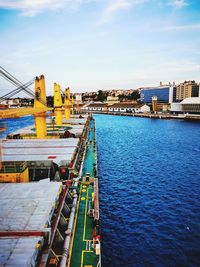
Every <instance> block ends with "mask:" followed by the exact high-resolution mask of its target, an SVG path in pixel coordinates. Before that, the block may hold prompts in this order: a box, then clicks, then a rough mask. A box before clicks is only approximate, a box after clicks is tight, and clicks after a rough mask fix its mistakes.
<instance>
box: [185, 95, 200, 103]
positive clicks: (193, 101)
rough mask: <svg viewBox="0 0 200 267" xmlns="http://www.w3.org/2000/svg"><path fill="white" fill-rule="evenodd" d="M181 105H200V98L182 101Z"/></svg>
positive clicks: (189, 98)
mask: <svg viewBox="0 0 200 267" xmlns="http://www.w3.org/2000/svg"><path fill="white" fill-rule="evenodd" d="M181 104H200V97H188V98H185V99H184V100H183V101H181Z"/></svg>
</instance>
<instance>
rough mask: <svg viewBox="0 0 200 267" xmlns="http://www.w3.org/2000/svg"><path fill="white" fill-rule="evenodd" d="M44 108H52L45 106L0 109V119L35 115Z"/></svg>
mask: <svg viewBox="0 0 200 267" xmlns="http://www.w3.org/2000/svg"><path fill="white" fill-rule="evenodd" d="M46 110H52V109H47V108H37V109H35V108H11V109H3V110H0V119H7V118H18V117H23V116H26V115H36V114H38V113H41V112H46Z"/></svg>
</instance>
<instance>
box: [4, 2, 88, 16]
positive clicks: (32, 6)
mask: <svg viewBox="0 0 200 267" xmlns="http://www.w3.org/2000/svg"><path fill="white" fill-rule="evenodd" d="M87 2H89V0H0V8H6V9H15V10H19V11H21V14H22V15H23V16H35V15H37V14H39V13H42V12H44V11H47V10H58V9H62V8H74V7H77V6H79V5H80V4H82V3H87Z"/></svg>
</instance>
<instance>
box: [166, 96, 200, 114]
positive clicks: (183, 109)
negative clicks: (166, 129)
mask: <svg viewBox="0 0 200 267" xmlns="http://www.w3.org/2000/svg"><path fill="white" fill-rule="evenodd" d="M170 111H171V112H172V113H175V114H181V113H189V114H200V97H188V98H185V99H184V100H182V101H181V102H180V103H172V104H171V109H170Z"/></svg>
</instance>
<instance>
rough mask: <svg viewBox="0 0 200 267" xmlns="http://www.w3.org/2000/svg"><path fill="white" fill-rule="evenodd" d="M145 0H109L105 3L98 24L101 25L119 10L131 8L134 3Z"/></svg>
mask: <svg viewBox="0 0 200 267" xmlns="http://www.w3.org/2000/svg"><path fill="white" fill-rule="evenodd" d="M143 2H145V0H110V1H108V4H107V5H106V7H105V9H104V10H103V13H102V15H101V18H100V20H99V23H98V25H103V24H105V23H107V22H109V21H110V20H112V18H113V16H114V15H115V14H116V13H118V12H119V11H121V10H126V9H129V8H132V7H133V6H135V5H138V4H142V3H143Z"/></svg>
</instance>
